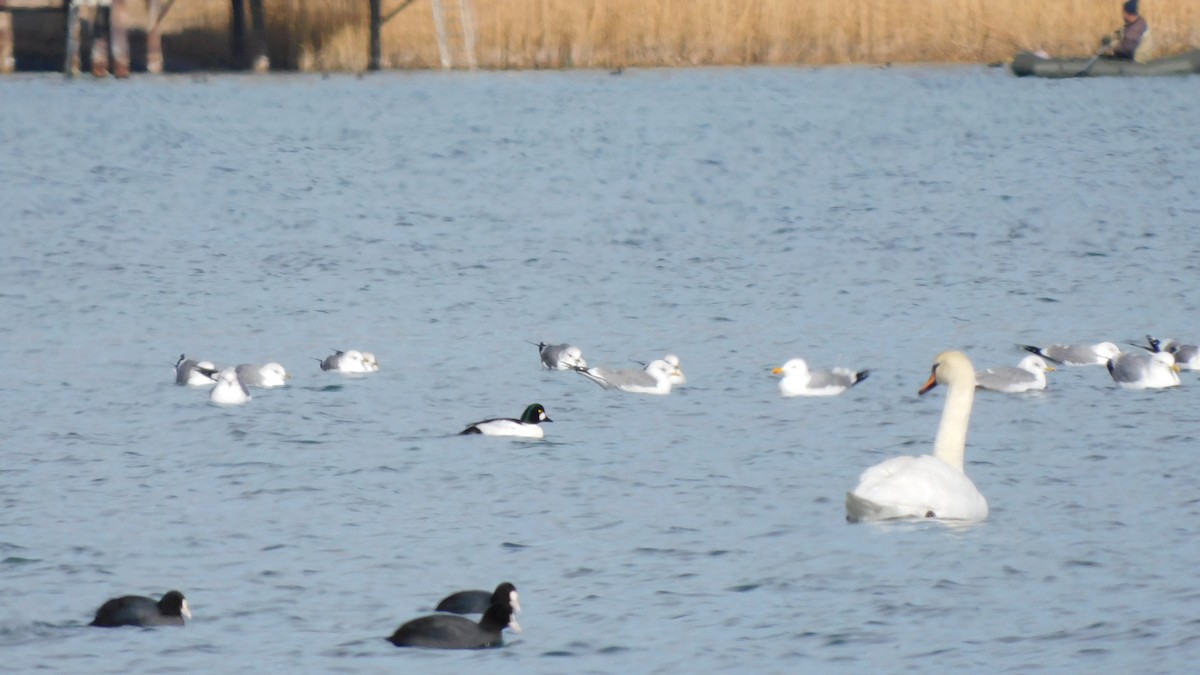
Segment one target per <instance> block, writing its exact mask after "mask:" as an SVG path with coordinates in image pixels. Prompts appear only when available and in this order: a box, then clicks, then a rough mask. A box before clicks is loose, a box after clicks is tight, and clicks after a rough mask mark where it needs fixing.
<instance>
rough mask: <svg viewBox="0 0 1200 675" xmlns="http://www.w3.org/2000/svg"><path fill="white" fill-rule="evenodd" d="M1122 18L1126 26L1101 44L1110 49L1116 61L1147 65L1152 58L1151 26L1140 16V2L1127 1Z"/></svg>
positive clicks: (1104, 39) (1102, 39)
mask: <svg viewBox="0 0 1200 675" xmlns="http://www.w3.org/2000/svg"><path fill="white" fill-rule="evenodd" d="M1121 18H1122V19H1124V21H1125V25H1124V26H1122V27H1121V28H1120V30H1117V31H1116V32H1114V33H1112V34H1111V35H1105V36H1104V37H1103V38H1101V39H1100V44H1102V45H1103V46H1105V47H1108V48H1109V50H1110V51H1109V54H1108V55H1109V56H1110V57H1112V58H1114V59H1123V60H1126V61H1137V62H1138V63H1145V62H1146V61H1148V60H1149V57H1150V26H1149V25H1148V24H1147V23H1146V19H1145V18H1143V17H1142V16H1141V15H1140V14H1138V0H1126V1H1125V4H1123V5H1121Z"/></svg>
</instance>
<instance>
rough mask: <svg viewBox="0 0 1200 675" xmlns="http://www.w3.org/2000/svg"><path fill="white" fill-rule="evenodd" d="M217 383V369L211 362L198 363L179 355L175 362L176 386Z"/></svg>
mask: <svg viewBox="0 0 1200 675" xmlns="http://www.w3.org/2000/svg"><path fill="white" fill-rule="evenodd" d="M216 381H217V367H216V366H214V365H213V364H212V362H211V361H197V360H195V359H188V358H185V355H184V354H180V355H179V360H178V361H176V362H175V384H187V385H192V386H200V385H205V384H212V383H213V382H216Z"/></svg>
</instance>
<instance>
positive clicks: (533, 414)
mask: <svg viewBox="0 0 1200 675" xmlns="http://www.w3.org/2000/svg"><path fill="white" fill-rule="evenodd" d="M521 421H522V422H524V423H525V424H539V423H541V422H553V421H554V420H552V419H550V418H549V417H547V416H546V409H545V408H543V407H542V404H541V403H534V404H531V405H530V406H529V407H528V408H526V409H525V412H524V414H522V415H521Z"/></svg>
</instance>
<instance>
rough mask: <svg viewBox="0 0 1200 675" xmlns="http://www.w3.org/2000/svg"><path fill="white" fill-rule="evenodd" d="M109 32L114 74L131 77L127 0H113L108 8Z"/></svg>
mask: <svg viewBox="0 0 1200 675" xmlns="http://www.w3.org/2000/svg"><path fill="white" fill-rule="evenodd" d="M108 34H109V38H110V39H111V40H112V60H113V64H112V65H113V75H115V76H117V77H118V78H123V77H129V12H127V11H126V9H125V0H112V5H111V6H110V7H109V9H108Z"/></svg>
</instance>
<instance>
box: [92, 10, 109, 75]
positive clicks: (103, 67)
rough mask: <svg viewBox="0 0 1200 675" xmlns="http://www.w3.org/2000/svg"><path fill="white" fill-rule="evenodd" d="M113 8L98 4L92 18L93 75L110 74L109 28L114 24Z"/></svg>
mask: <svg viewBox="0 0 1200 675" xmlns="http://www.w3.org/2000/svg"><path fill="white" fill-rule="evenodd" d="M111 10H112V8H111V7H104V6H97V7H96V8H95V11H96V13H95V14H94V15H93V18H92V75H93V76H95V77H106V76H107V75H108V29H109V27H110V26H112V11H111Z"/></svg>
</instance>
